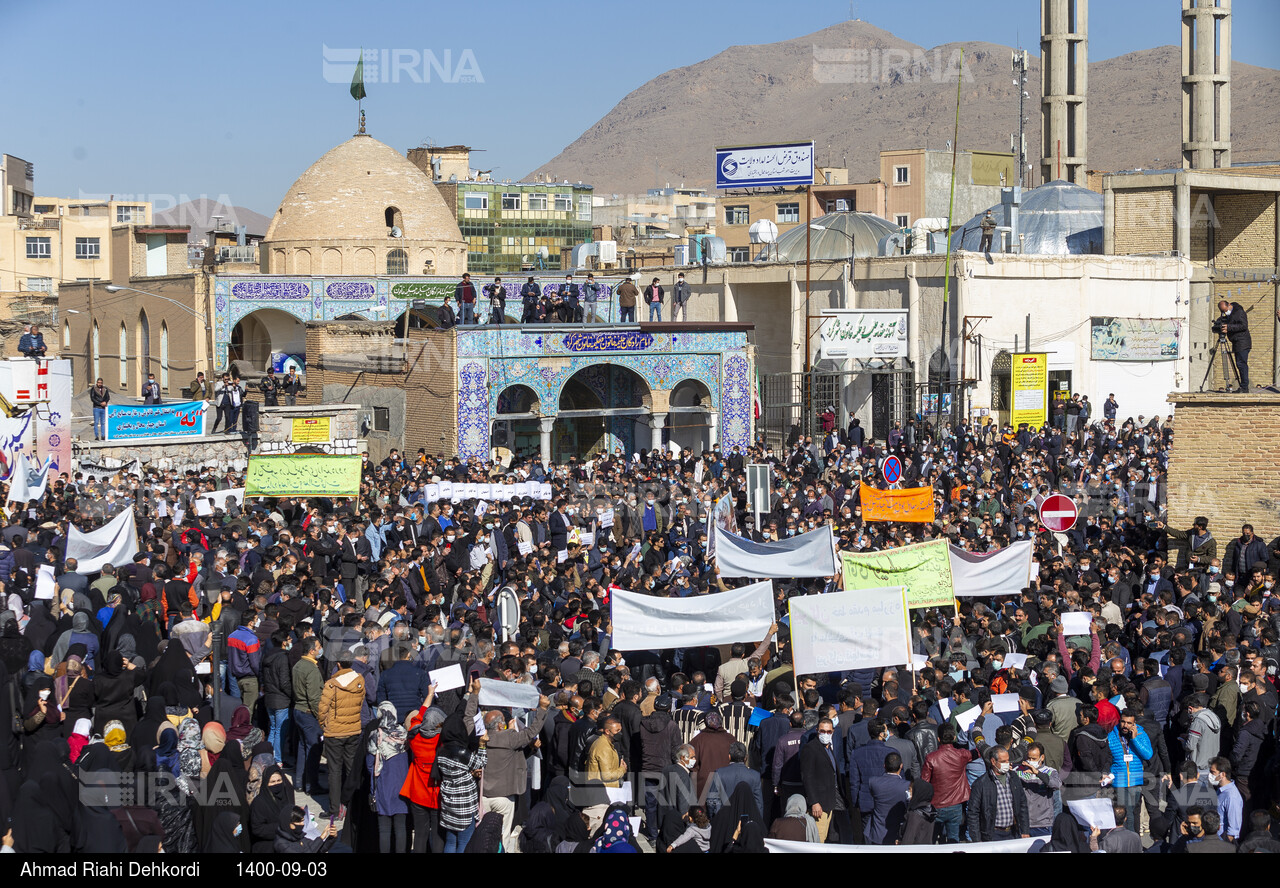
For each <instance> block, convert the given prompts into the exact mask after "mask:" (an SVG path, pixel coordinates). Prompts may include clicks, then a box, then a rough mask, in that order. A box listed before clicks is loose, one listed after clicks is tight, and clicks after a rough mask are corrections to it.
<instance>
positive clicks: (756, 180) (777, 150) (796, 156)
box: [716, 142, 813, 188]
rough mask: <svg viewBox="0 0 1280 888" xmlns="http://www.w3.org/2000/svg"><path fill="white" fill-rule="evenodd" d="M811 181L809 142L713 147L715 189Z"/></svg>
mask: <svg viewBox="0 0 1280 888" xmlns="http://www.w3.org/2000/svg"><path fill="white" fill-rule="evenodd" d="M812 184H813V142H787V143H784V144H780V145H750V146H744V147H739V148H717V149H716V187H717V188H767V187H773V186H777V185H812Z"/></svg>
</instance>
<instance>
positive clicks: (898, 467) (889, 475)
mask: <svg viewBox="0 0 1280 888" xmlns="http://www.w3.org/2000/svg"><path fill="white" fill-rule="evenodd" d="M880 474H882V475H884V480H885V482H886V483H888V484H897V483H898V482H899V481H901V480H902V460H900V459H898V458H897V457H896V456H887V457H885V460H884V465H882V466H881V467H880Z"/></svg>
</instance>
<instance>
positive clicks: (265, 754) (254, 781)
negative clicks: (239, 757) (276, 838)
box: [240, 728, 276, 829]
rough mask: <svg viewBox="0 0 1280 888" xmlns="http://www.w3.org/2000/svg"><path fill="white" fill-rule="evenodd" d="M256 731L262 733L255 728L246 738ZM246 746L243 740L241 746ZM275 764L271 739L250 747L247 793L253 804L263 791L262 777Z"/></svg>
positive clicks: (258, 733) (259, 741)
mask: <svg viewBox="0 0 1280 888" xmlns="http://www.w3.org/2000/svg"><path fill="white" fill-rule="evenodd" d="M254 733H256V734H257V735H258V736H261V735H262V732H261V731H259V730H258V729H257V728H254V729H253V731H251V732H250V737H249V738H246V740H248V739H252V735H253V734H254ZM244 746H245V744H244V743H243V742H242V743H241V744H240V748H241V749H243V748H244ZM275 764H276V755H275V751H274V748H273V747H272V746H271V743H270V741H267V740H258V741H257V742H256V743H254V744H253V745H252V746H250V747H249V782H248V784H247V785H246V790H245V794H246V795H247V796H248V797H249V804H251V805H252V804H253V800H254V799H256V798H257V797H258V794H259V793H260V792H262V789H263V786H264V785H265V784H264V783H263V782H262V778H263V777H264V776H265V775H266V773H267V771H268V770H270V769H271V767H272V766H274V765H275ZM274 828H275V827H274V826H273V827H272V829H274Z"/></svg>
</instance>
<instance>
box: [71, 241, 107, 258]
mask: <svg viewBox="0 0 1280 888" xmlns="http://www.w3.org/2000/svg"><path fill="white" fill-rule="evenodd" d="M76 258H77V259H100V258H102V255H101V252H100V251H99V248H98V238H96V237H78V238H76Z"/></svg>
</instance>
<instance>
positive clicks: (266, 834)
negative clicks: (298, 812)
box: [249, 765, 294, 854]
mask: <svg viewBox="0 0 1280 888" xmlns="http://www.w3.org/2000/svg"><path fill="white" fill-rule="evenodd" d="M293 799H294V794H293V784H292V783H290V782H289V778H288V776H286V775H285V773H284V769H283V768H281V767H280V766H279V765H272V766H271V767H269V768H267V770H266V771H265V772H264V773H263V775H262V790H261V791H260V792H259V793H258V795H257V798H255V799H254V800H253V802H252V803H251V804H250V805H249V835H250V838H251V840H252V843H253V845H252V849H251V850H252V851H253V853H255V854H270V853H271V852H272V850H274V849H273V844H274V842H275V840H276V830H277V829H279V827H280V814H281V812H283V811H291V810H293V805H294V801H293Z"/></svg>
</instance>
